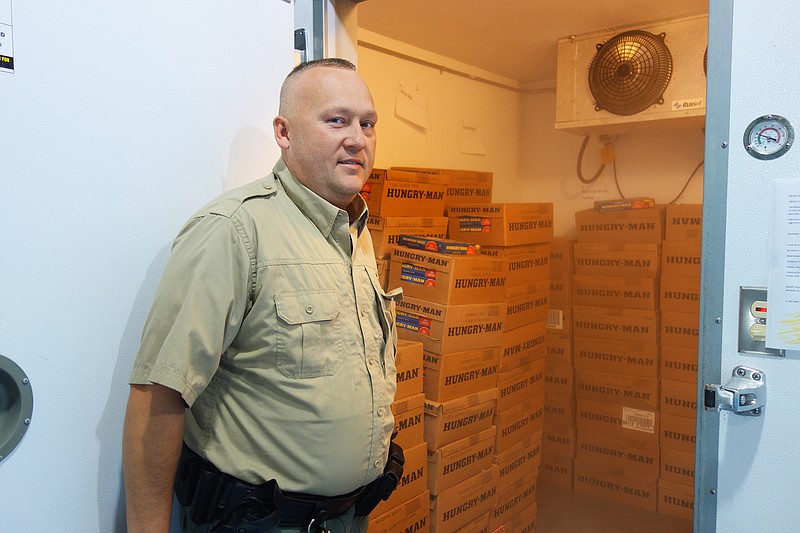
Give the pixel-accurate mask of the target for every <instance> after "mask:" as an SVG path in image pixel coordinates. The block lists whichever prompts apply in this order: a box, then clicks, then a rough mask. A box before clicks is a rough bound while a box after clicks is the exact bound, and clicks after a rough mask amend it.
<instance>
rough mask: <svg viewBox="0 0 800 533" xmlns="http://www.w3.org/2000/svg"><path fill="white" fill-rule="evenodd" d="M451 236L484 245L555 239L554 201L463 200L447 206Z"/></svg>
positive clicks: (514, 244) (503, 244)
mask: <svg viewBox="0 0 800 533" xmlns="http://www.w3.org/2000/svg"><path fill="white" fill-rule="evenodd" d="M447 217H448V218H449V219H450V220H449V224H448V235H449V236H450V238H451V239H454V240H458V241H468V242H473V243H476V244H480V245H481V246H518V245H520V244H533V243H537V242H550V241H551V240H553V204H552V203H504V204H460V205H451V206H449V207H448V209H447Z"/></svg>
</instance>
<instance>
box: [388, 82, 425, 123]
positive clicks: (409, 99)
mask: <svg viewBox="0 0 800 533" xmlns="http://www.w3.org/2000/svg"><path fill="white" fill-rule="evenodd" d="M394 112H395V114H396V115H397V116H398V117H401V118H404V119H406V120H408V121H409V122H411V123H413V124H416V125H417V126H419V127H421V128H426V129H427V128H430V127H431V126H430V123H429V122H428V102H427V100H426V99H425V95H424V94H423V93H422V91H420V90H419V87H412V86H411V84H408V83H399V84H397V94H396V95H395V100H394Z"/></svg>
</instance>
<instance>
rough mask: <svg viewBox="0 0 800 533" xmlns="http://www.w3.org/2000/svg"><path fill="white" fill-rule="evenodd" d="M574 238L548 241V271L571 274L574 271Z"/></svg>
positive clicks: (557, 238) (559, 238)
mask: <svg viewBox="0 0 800 533" xmlns="http://www.w3.org/2000/svg"><path fill="white" fill-rule="evenodd" d="M574 245H575V238H574V237H553V240H552V241H550V271H551V272H567V273H572V272H573V271H574V269H575V256H574V253H573V246H574Z"/></svg>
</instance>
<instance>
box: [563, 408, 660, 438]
mask: <svg viewBox="0 0 800 533" xmlns="http://www.w3.org/2000/svg"><path fill="white" fill-rule="evenodd" d="M659 423H660V417H659V413H658V412H657V411H651V410H646V409H634V408H632V407H628V406H626V405H621V404H616V403H609V402H598V401H595V400H586V399H583V398H578V399H577V412H576V414H575V427H576V428H577V429H578V431H582V430H583V431H593V432H595V433H603V434H605V435H608V436H609V437H620V438H623V439H638V440H644V441H649V442H658V440H659V436H660V435H661V433H660V432H659ZM662 446H663V444H662Z"/></svg>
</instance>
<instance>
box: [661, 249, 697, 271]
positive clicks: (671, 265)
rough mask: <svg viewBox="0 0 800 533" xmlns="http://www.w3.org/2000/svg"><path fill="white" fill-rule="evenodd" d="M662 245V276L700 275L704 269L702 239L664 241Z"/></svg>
mask: <svg viewBox="0 0 800 533" xmlns="http://www.w3.org/2000/svg"><path fill="white" fill-rule="evenodd" d="M661 247H662V250H661V275H662V276H680V277H685V278H699V277H700V274H701V270H702V244H701V243H700V241H664V243H663V244H662V245H661Z"/></svg>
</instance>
